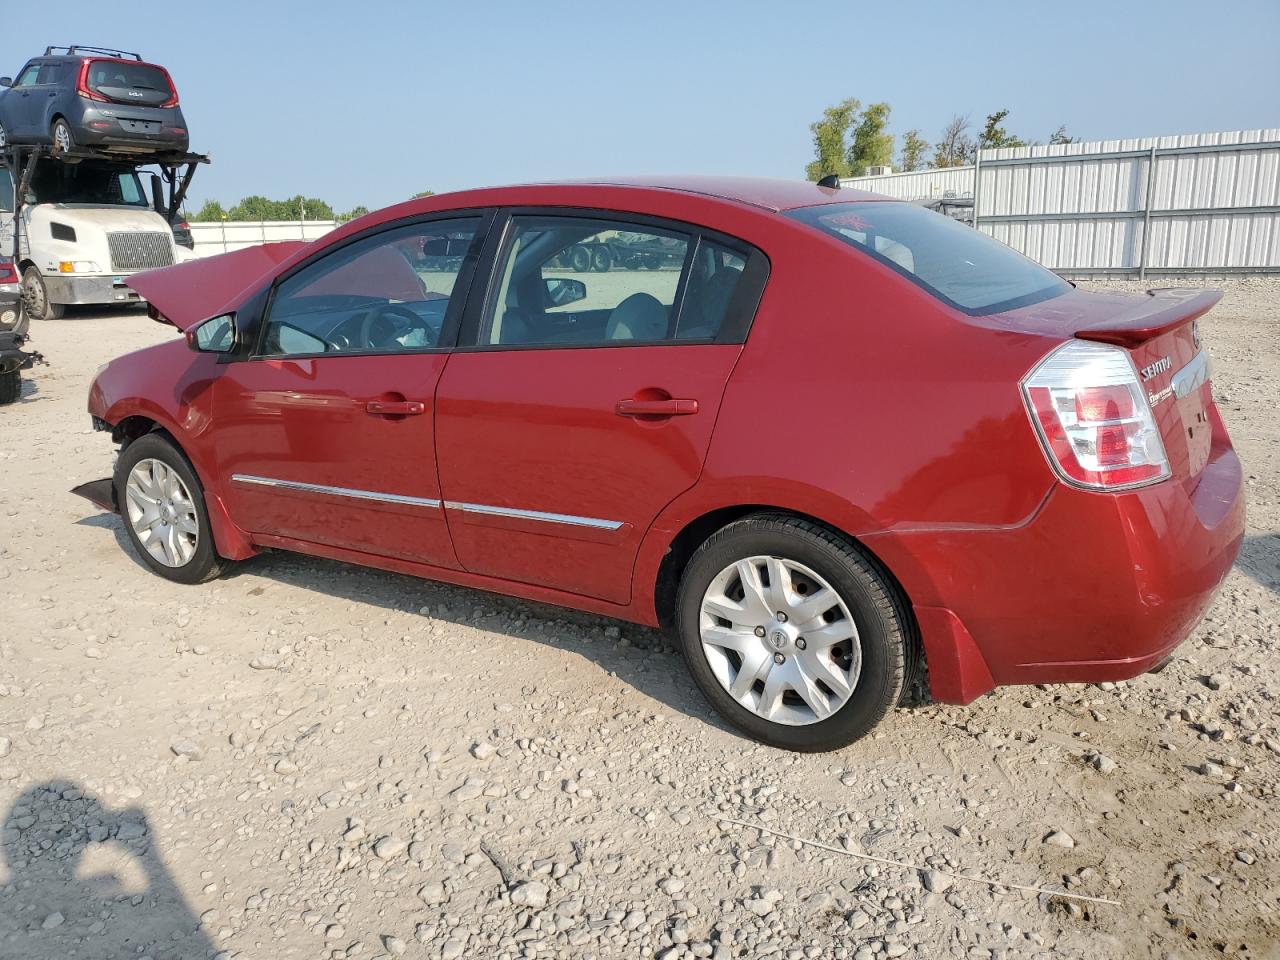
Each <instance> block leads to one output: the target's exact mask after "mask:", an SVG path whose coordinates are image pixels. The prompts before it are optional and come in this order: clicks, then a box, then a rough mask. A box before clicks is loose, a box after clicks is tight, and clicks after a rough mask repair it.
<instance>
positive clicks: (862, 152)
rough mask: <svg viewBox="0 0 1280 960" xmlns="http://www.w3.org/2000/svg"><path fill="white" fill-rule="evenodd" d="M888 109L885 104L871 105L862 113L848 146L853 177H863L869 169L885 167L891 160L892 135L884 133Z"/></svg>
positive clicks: (887, 122) (850, 169) (887, 121)
mask: <svg viewBox="0 0 1280 960" xmlns="http://www.w3.org/2000/svg"><path fill="white" fill-rule="evenodd" d="M890 109H891V108H890V106H889V105H888V104H887V103H873V104H870V105H869V106H868V107H867V109H865V110H863V111H862V116H861V117H860V118H859V120H858V125H857V126H856V127H854V130H853V142H852V143H851V144H850V145H849V171H850V173H852V174H853V176H855V177H861V176H865V175H866V173H867V170H868V169H869V168H871V167H882V166H887V165H888V164H889V163H890V162H891V161H892V160H893V134H890V133H885V132H884V129H885V127H887V126H888V125H889V111H890Z"/></svg>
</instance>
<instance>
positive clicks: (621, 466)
mask: <svg viewBox="0 0 1280 960" xmlns="http://www.w3.org/2000/svg"><path fill="white" fill-rule="evenodd" d="M620 234H625V235H626V236H625V238H624V239H625V240H626V242H628V243H630V244H637V243H642V242H652V243H654V244H661V249H664V250H668V251H671V255H670V256H668V257H667V258H665V259H664V260H662V261H661V262H658V263H656V264H654V262H653V261H652V260H650V261H649V266H646V264H645V262H644V260H643V258H635V257H633V258H630V260H631V262H630V264H629V265H627V264H626V263H625V262H626V261H627V260H628V258H627V257H625V256H623V257H620V258H613V261H614V263H621V264H622V265H618V266H616V267H615V266H614V264H613V263H611V264H609V266H610V269H609V270H608V271H607V272H580V271H577V270H575V269H573V267H574V257H573V256H572V253H573V250H574V248H575V247H579V248H580V247H581V246H583V245H584V244H585V245H587V246H593V245H598V244H608V243H613V242H615V240H616V239H617V238H618V237H619V235H620ZM491 243H492V245H493V250H492V252H491V253H490V255H489V259H490V260H491V261H492V262H493V263H494V266H493V268H492V273H491V276H492V280H491V283H490V286H489V289H488V293H487V296H486V297H485V298H479V297H476V296H473V297H472V298H471V304H470V305H469V307H468V316H467V320H466V323H465V324H464V330H463V334H462V338H461V341H460V345H459V349H458V350H457V351H455V353H454V355H453V356H452V357H451V358H450V360H449V364H448V366H447V368H446V369H445V372H444V375H443V376H442V378H441V381H440V386H439V388H438V390H437V393H436V435H437V441H436V442H437V453H438V458H439V468H440V483H441V492H442V496H443V497H444V499H445V507H446V512H447V515H448V519H449V528H450V531H451V533H452V536H453V543H454V548H455V550H456V551H457V556H458V560H459V562H460V563H461V565H462V566H463V567H464V568H465V569H466V570H468V571H471V572H473V573H479V574H486V575H489V576H494V577H501V578H504V579H509V580H515V581H519V582H523V583H529V584H537V585H541V586H546V587H552V588H555V589H559V590H564V591H568V592H571V593H575V594H581V595H585V596H590V597H596V598H599V599H603V600H607V601H611V602H614V603H625V602H627V601H628V599H629V598H630V593H631V571H632V567H633V565H634V561H635V556H636V552H637V549H638V547H639V544H640V541H641V539H642V538H643V536H644V534H645V532H646V530H647V529H648V527H649V525H650V524H651V523H652V522H653V520H654V519H655V518H656V516H657V515H658V513H659V512H660V511H661V510H662V508H663V507H664V506H666V505H667V504H668V503H670V502H671V500H672V499H674V498H675V497H676V496H678V495H679V494H680V493H681V492H683V491H684V490H687V489H688V488H689V487H690V486H692V485H693V483H694V482H695V481H696V480H697V478H698V475H699V474H700V472H701V470H702V464H703V460H704V458H705V456H706V452H707V447H708V444H709V442H710V439H711V431H712V427H713V425H714V424H715V419H716V414H717V412H718V410H719V407H720V401H721V397H722V395H723V392H724V388H725V384H726V382H727V381H728V378H729V374H730V372H731V371H732V369H733V365H734V363H735V361H736V360H737V358H738V355H739V353H740V351H741V349H742V343H743V341H744V339H745V337H746V334H747V331H748V329H749V326H750V322H751V319H752V317H753V315H754V312H755V306H756V304H757V303H758V300H759V296H760V293H761V291H762V289H763V285H764V280H765V277H766V275H767V261H765V259H764V255H763V254H761V253H759V252H758V251H754V250H753V249H752V248H750V247H748V246H746V245H745V244H742V243H740V242H738V241H734V240H732V239H729V238H724V237H718V236H712V235H709V234H706V233H704V232H703V231H700V230H698V229H696V228H692V227H689V226H688V225H681V224H670V223H662V222H657V221H649V220H643V219H641V220H638V221H633V220H631V219H629V218H627V217H623V216H621V215H618V214H598V215H596V214H579V213H573V214H568V213H566V214H564V215H555V214H553V215H547V214H545V213H538V212H527V213H520V214H517V215H516V216H513V217H511V218H510V220H509V222H508V223H507V224H506V226H505V229H504V230H503V231H502V232H501V235H500V236H498V235H495V237H494V238H492V240H491ZM620 252H625V251H620ZM579 265H580V264H579ZM655 266H656V269H655Z"/></svg>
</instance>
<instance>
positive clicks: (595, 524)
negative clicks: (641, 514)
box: [444, 500, 622, 530]
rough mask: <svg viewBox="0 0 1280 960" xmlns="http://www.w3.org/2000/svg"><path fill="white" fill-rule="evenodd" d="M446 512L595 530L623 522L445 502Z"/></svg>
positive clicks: (613, 526)
mask: <svg viewBox="0 0 1280 960" xmlns="http://www.w3.org/2000/svg"><path fill="white" fill-rule="evenodd" d="M444 506H445V509H446V510H458V511H460V512H461V513H479V514H484V515H485V516H489V517H512V518H513V519H516V520H540V521H542V522H543V523H562V524H565V525H566V526H570V527H591V528H592V529H594V530H617V529H618V528H619V527H621V526H622V521H621V520H597V519H596V518H595V517H575V516H573V515H572V514H568V513H544V512H543V511H541V510H517V509H515V508H514V507H491V506H488V505H486V504H483V503H458V502H457V501H455V500H446V501H445V502H444Z"/></svg>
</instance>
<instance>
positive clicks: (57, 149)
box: [49, 117, 76, 157]
mask: <svg viewBox="0 0 1280 960" xmlns="http://www.w3.org/2000/svg"><path fill="white" fill-rule="evenodd" d="M49 138H50V139H51V140H52V141H53V155H54V156H55V157H59V156H62V155H63V154H64V153H70V152H71V151H72V150H74V149H75V148H76V138H75V137H73V136H72V135H71V124H69V123H67V121H65V120H63V119H62V118H61V117H59V118H58V119H57V120H55V121H53V129H52V130H51V131H50V132H49Z"/></svg>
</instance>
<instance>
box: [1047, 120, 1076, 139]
mask: <svg viewBox="0 0 1280 960" xmlns="http://www.w3.org/2000/svg"><path fill="white" fill-rule="evenodd" d="M1049 142H1050V143H1075V142H1076V138H1075V137H1073V136H1071V135H1070V134H1069V133H1067V125H1066V124H1065V123H1064V124H1063V125H1062V126H1060V127H1058V129H1057V130H1055V131H1053V133H1051V134H1049Z"/></svg>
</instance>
